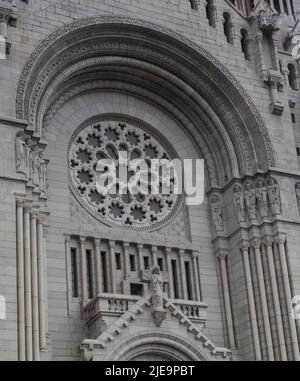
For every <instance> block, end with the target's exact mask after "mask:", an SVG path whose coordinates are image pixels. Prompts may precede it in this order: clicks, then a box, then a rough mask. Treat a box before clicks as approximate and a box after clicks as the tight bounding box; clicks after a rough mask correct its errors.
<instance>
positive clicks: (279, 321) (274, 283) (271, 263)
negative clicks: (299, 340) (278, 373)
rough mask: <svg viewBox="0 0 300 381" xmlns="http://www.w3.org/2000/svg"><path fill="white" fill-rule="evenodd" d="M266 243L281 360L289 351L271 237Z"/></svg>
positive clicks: (285, 357)
mask: <svg viewBox="0 0 300 381" xmlns="http://www.w3.org/2000/svg"><path fill="white" fill-rule="evenodd" d="M264 243H265V245H266V247H267V256H268V265H269V271H270V278H271V288H272V294H273V302H274V309H275V318H276V325H277V331H278V338H279V346H280V354H281V360H282V361H287V353H286V346H285V338H284V330H283V323H282V317H281V308H280V301H279V292H278V286H277V279H276V271H275V263H274V257H273V249H272V241H271V240H269V239H266V240H265V242H264Z"/></svg>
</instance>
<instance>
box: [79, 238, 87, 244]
mask: <svg viewBox="0 0 300 381" xmlns="http://www.w3.org/2000/svg"><path fill="white" fill-rule="evenodd" d="M85 241H86V237H82V236H80V237H79V242H80V244H81V245H83V244H84V243H85Z"/></svg>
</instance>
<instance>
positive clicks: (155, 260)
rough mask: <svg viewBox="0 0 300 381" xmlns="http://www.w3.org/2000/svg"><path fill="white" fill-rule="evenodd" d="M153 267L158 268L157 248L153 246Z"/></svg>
mask: <svg viewBox="0 0 300 381" xmlns="http://www.w3.org/2000/svg"><path fill="white" fill-rule="evenodd" d="M152 265H153V267H157V265H158V264H157V246H152Z"/></svg>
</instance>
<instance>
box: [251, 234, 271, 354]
mask: <svg viewBox="0 0 300 381" xmlns="http://www.w3.org/2000/svg"><path fill="white" fill-rule="evenodd" d="M252 246H253V247H254V253H255V262H256V267H257V275H258V284H259V293H260V300H261V306H262V313H263V321H264V328H265V334H266V343H267V351H268V358H269V361H274V350H273V342H272V333H271V325H270V316H269V309H268V302H267V293H266V287H265V279H264V272H263V265H262V260H261V251H260V247H261V241H260V240H255V241H253V242H252Z"/></svg>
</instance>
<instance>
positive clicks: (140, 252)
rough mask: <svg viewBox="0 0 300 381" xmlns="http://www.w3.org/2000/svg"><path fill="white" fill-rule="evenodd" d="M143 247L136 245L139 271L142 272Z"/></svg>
mask: <svg viewBox="0 0 300 381" xmlns="http://www.w3.org/2000/svg"><path fill="white" fill-rule="evenodd" d="M143 248H144V246H143V245H138V256H139V270H140V271H141V270H144V257H143Z"/></svg>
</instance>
